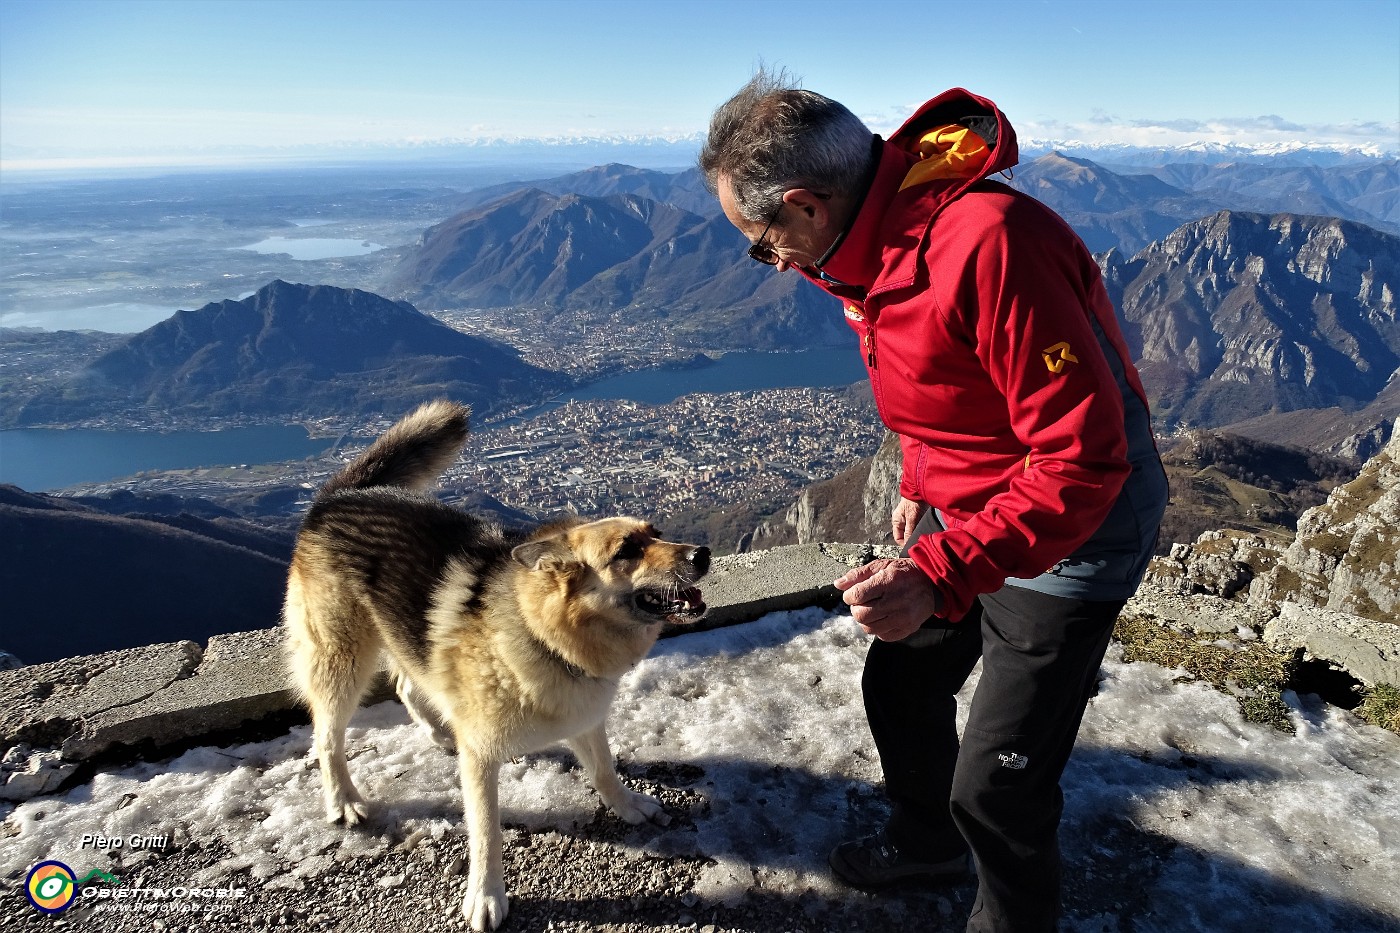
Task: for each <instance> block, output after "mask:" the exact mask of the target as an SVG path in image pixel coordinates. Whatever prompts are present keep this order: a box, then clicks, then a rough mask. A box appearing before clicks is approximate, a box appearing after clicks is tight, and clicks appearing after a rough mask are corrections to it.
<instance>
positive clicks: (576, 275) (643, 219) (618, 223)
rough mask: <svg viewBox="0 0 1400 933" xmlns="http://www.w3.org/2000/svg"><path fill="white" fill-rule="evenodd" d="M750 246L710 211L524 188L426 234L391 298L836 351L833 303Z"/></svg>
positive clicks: (696, 339)
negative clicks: (624, 315)
mask: <svg viewBox="0 0 1400 933" xmlns="http://www.w3.org/2000/svg"><path fill="white" fill-rule="evenodd" d="M637 171H638V170H635V169H634V170H632V172H637ZM581 174H583V175H584V176H585V178H586V180H590V181H591V180H593V176H589V175H588V173H581ZM575 177H576V176H575ZM572 180H573V179H572V178H571V179H570V180H569V181H561V182H560V183H559V184H558V185H556V187H564V186H567V185H568V184H569V183H571V182H572ZM683 190H684V189H683ZM687 196H689V195H687ZM747 246H748V241H747V240H746V239H744V237H743V235H742V234H740V233H739V232H738V231H737V230H735V229H734V227H733V226H732V225H730V223H729V222H728V221H727V220H725V219H724V217H723V215H721V214H719V213H718V210H717V207H716V210H715V211H714V212H713V213H711V214H710V215H709V216H702V215H700V214H695V213H691V212H690V211H686V210H684V209H682V208H679V207H676V206H675V205H671V204H663V203H660V202H657V201H654V200H651V199H650V198H644V197H641V196H639V195H637V194H608V195H602V196H589V195H583V194H577V193H566V194H551V193H549V192H547V191H544V190H541V189H539V188H534V187H526V188H523V189H519V190H515V191H513V192H511V193H508V194H506V195H504V196H503V197H500V198H498V199H496V200H494V201H491V202H489V203H487V204H485V205H483V206H480V207H476V208H472V209H470V210H467V211H464V212H462V213H460V214H457V215H455V216H453V217H451V218H449V219H447V220H445V221H443V222H442V223H440V224H438V225H436V226H434V227H432V228H430V229H429V230H427V231H426V232H425V233H424V234H423V236H422V238H421V239H420V241H419V244H418V247H417V249H416V250H413V251H411V252H410V253H409V254H408V255H407V256H406V257H405V258H404V260H403V262H402V263H401V264H400V266H399V268H398V270H397V272H396V274H395V275H394V277H393V278H392V279H391V280H390V282H389V283H388V286H387V287H388V290H389V292H390V293H391V294H396V295H401V296H403V297H404V298H407V299H409V300H411V301H414V302H418V303H432V304H436V305H438V306H448V307H476V308H482V307H486V308H493V307H494V308H508V307H512V306H528V307H532V308H542V309H546V310H552V311H554V312H556V313H560V314H569V315H570V316H572V317H574V318H581V319H584V320H586V321H592V322H595V323H601V322H605V321H606V320H607V319H608V318H609V317H611V316H612V315H613V314H614V313H616V312H618V311H623V310H625V311H627V312H628V314H629V316H633V317H635V316H641V315H646V316H649V317H651V318H655V319H656V321H657V325H658V328H659V329H661V330H664V331H666V332H667V333H669V334H670V335H671V336H672V337H673V338H674V339H677V340H680V341H683V342H685V343H689V344H693V345H697V346H701V347H707V348H719V349H735V350H738V349H751V350H752V349H757V350H771V349H789V348H794V347H809V346H818V345H823V344H831V343H836V342H839V341H840V340H842V339H844V336H845V334H846V332H847V331H846V328H845V326H844V325H843V324H842V323H841V322H840V320H839V319H837V318H835V317H833V315H832V314H831V300H830V299H829V298H827V297H826V296H825V295H823V294H822V293H821V292H820V291H819V290H818V289H815V288H812V287H811V286H809V285H805V283H802V282H801V281H800V280H799V277H797V276H794V275H789V276H775V275H774V274H773V272H772V270H771V269H769V268H767V267H765V266H760V265H759V264H757V263H754V262H752V261H751V260H749V259H748V258H747V257H746V256H745V255H744V253H745V250H746V248H747Z"/></svg>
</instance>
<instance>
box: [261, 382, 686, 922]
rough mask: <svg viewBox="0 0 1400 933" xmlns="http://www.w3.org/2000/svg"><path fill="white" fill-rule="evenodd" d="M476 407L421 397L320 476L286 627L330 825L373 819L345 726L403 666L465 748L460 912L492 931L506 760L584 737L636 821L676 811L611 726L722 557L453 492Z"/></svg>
mask: <svg viewBox="0 0 1400 933" xmlns="http://www.w3.org/2000/svg"><path fill="white" fill-rule="evenodd" d="M469 416H470V409H468V408H467V407H465V406H463V405H458V404H456V403H453V402H449V401H443V400H439V401H436V402H430V403H428V404H426V405H423V406H422V407H420V408H418V409H416V410H415V411H413V412H412V413H410V414H409V415H408V416H406V417H405V418H404V419H403V420H401V421H399V422H398V423H397V424H395V425H394V426H393V427H391V428H390V429H389V430H388V431H387V432H385V433H384V434H383V435H382V436H381V437H380V438H379V439H378V440H376V441H375V442H374V443H373V444H371V445H370V447H369V448H368V449H367V450H366V451H365V452H364V453H363V454H361V455H360V456H359V457H358V458H356V459H355V460H354V461H353V462H352V463H350V464H349V465H348V466H346V467H345V468H344V469H342V470H341V471H340V472H338V473H337V474H335V475H334V476H332V477H331V478H330V479H329V480H328V481H327V482H326V483H325V484H324V485H323V486H322V488H321V489H320V490H319V492H318V493H317V495H316V498H315V499H314V500H313V502H312V504H311V507H310V509H309V510H308V511H307V514H306V517H305V519H304V521H303V523H302V527H301V530H300V532H299V533H298V535H297V542H296V548H295V551H294V552H293V556H292V562H291V568H290V571H289V573H288V580H287V593H286V602H285V605H284V608H283V624H284V626H285V635H286V646H287V654H288V658H289V662H290V667H291V671H292V675H293V680H294V683H295V685H296V688H297V689H298V691H299V692H300V694H301V697H302V699H303V701H304V702H305V703H306V705H307V706H308V707H309V708H310V710H311V718H312V727H313V735H314V740H315V755H316V757H317V758H318V759H319V762H320V768H321V777H322V782H323V790H324V795H325V806H326V818H327V819H328V820H330V821H331V822H344V823H346V824H347V825H352V826H353V825H354V824H356V823H358V822H360V821H361V820H363V819H364V818H365V816H366V815H367V813H368V808H367V806H366V803H365V800H364V798H363V797H361V796H360V794H359V792H358V791H357V790H356V788H355V785H354V783H353V781H352V780H351V778H350V771H349V768H348V766H347V763H346V758H345V726H346V723H347V722H348V721H349V719H350V716H351V714H352V713H353V712H354V711H355V709H356V707H357V706H358V705H359V701H360V699H361V697H362V696H363V695H364V693H365V691H366V689H367V688H368V687H369V685H370V683H371V681H372V679H373V678H374V676H375V675H376V673H377V672H378V671H380V670H381V669H384V668H385V667H386V666H387V669H388V672H389V676H390V678H391V679H392V681H393V682H394V684H395V687H396V690H397V692H398V695H399V698H400V699H401V700H402V701H403V704H404V706H405V707H407V709H408V711H409V714H410V715H411V716H412V718H413V719H414V720H415V721H416V722H417V723H419V724H420V725H422V726H423V727H424V728H426V729H427V730H428V732H429V733H430V734H431V735H432V737H433V738H434V740H435V741H436V742H438V744H440V745H442V746H443V747H444V748H448V749H449V750H450V749H452V748H454V747H455V749H456V752H457V756H458V761H459V765H460V770H461V780H462V799H463V808H464V811H465V816H466V824H467V831H468V835H469V839H470V842H469V845H470V850H469V852H470V859H471V869H470V872H469V875H468V880H467V893H466V895H465V897H464V899H463V903H462V910H463V913H465V914H466V918H467V920H468V922H469V923H470V924H471V927H472V929H473V930H493V929H495V928H496V927H498V926H499V925H500V924H501V922H502V921H504V920H505V917H506V914H507V911H508V909H509V903H508V898H507V895H506V887H505V881H504V878H503V871H502V862H501V826H500V815H499V803H498V781H499V777H500V768H501V765H502V764H503V763H504V762H505V761H508V760H510V759H511V758H513V757H515V756H518V755H521V754H524V753H526V752H529V751H535V750H538V749H540V748H542V747H544V746H547V745H550V744H553V743H555V742H558V741H561V740H563V741H567V742H568V744H569V745H570V746H571V747H572V749H573V750H574V752H575V754H576V755H577V756H578V758H579V760H580V761H581V762H582V764H583V766H584V768H585V769H586V770H587V772H588V775H589V778H590V781H591V783H592V785H593V787H594V789H595V790H596V791H597V793H598V795H599V796H600V797H601V798H602V800H603V802H604V803H606V804H607V806H608V807H609V808H611V809H612V811H613V812H614V813H616V814H617V815H618V816H619V817H621V818H622V819H623V820H626V821H627V822H628V823H633V824H637V823H642V822H644V821H646V820H652V821H655V822H658V823H661V824H665V823H668V822H669V819H668V818H667V816H666V814H665V812H664V811H663V809H662V807H661V804H660V803H659V802H658V801H657V800H656V799H655V798H653V797H651V796H649V795H647V794H643V793H638V792H636V791H632V790H629V789H628V788H627V787H625V786H624V785H623V783H622V781H621V780H620V779H619V777H618V775H617V773H616V771H615V770H614V765H613V755H612V751H611V749H610V747H609V744H608V736H607V732H606V730H605V728H604V723H605V720H606V718H607V714H608V708H609V705H610V704H611V702H612V699H613V696H614V694H615V693H616V691H617V685H618V680H619V678H620V677H621V676H622V675H623V674H625V673H626V672H627V671H628V670H630V669H631V668H632V667H633V666H635V665H636V664H637V663H638V662H639V661H641V660H642V658H643V657H645V656H646V654H647V652H648V651H650V650H651V647H652V645H653V644H654V643H655V641H656V639H657V636H658V635H659V634H660V631H661V628H662V623H664V622H667V621H670V622H673V623H686V622H693V621H695V620H697V619H699V618H700V617H701V616H702V615H703V614H704V612H705V609H706V607H705V603H704V601H703V599H702V598H701V593H700V591H699V590H698V589H697V588H696V587H695V584H696V582H697V581H698V580H699V579H700V578H701V577H703V576H704V575H705V573H706V572H707V571H708V570H709V564H710V552H709V549H708V548H705V547H701V546H694V545H689V544H677V543H673V542H670V541H663V540H662V539H661V537H660V534H659V533H658V532H657V530H656V529H655V528H654V527H652V526H651V525H650V524H649V523H648V522H646V521H644V520H641V519H637V518H604V519H601V520H598V521H584V520H582V519H579V518H568V519H565V520H562V521H557V522H554V523H551V524H546V525H543V526H542V527H540V528H537V529H535V530H534V531H531V532H528V533H524V534H518V535H511V534H507V533H506V532H504V531H503V530H502V529H501V528H500V527H499V526H497V525H495V524H492V523H488V522H485V521H483V520H481V519H479V518H477V517H476V516H473V515H471V514H469V513H468V512H466V511H464V510H462V509H459V508H456V507H454V506H451V505H448V504H446V503H444V502H442V501H440V500H439V499H437V498H436V497H435V496H433V495H431V494H430V493H429V492H428V490H429V489H430V488H431V487H432V486H433V485H434V484H435V483H436V481H437V478H438V476H439V475H440V474H441V473H442V471H443V470H445V469H446V468H447V467H448V466H449V465H450V464H451V463H452V462H453V461H454V460H456V458H457V456H458V455H459V454H460V453H461V449H462V445H463V444H464V443H465V441H466V438H467V433H468V421H469ZM384 662H387V664H385V663H384Z"/></svg>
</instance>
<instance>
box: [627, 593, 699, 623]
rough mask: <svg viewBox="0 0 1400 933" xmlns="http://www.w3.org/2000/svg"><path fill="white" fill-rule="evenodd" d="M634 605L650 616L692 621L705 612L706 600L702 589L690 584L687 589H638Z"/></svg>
mask: <svg viewBox="0 0 1400 933" xmlns="http://www.w3.org/2000/svg"><path fill="white" fill-rule="evenodd" d="M632 605H634V606H636V607H637V608H638V609H639V610H641V611H642V612H643V613H645V614H646V615H649V616H653V617H655V618H656V619H657V620H661V619H675V620H677V621H690V620H693V619H697V618H699V617H700V616H702V615H704V614H705V608H706V607H705V600H704V599H703V598H702V597H701V595H700V590H699V589H698V588H696V587H693V586H690V587H686V588H685V589H679V588H677V587H667V588H666V589H664V590H638V591H637V592H636V594H635V595H633V597H632Z"/></svg>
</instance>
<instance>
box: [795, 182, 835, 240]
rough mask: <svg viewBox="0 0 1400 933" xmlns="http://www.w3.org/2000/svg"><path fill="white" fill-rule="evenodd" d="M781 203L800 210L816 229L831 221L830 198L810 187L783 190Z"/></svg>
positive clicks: (821, 228) (824, 226)
mask: <svg viewBox="0 0 1400 933" xmlns="http://www.w3.org/2000/svg"><path fill="white" fill-rule="evenodd" d="M783 203H784V204H786V205H788V206H789V207H795V208H797V209H798V210H799V211H801V212H802V213H803V215H805V216H806V217H807V218H808V219H809V220H811V221H812V223H813V224H814V225H815V226H816V228H817V229H818V230H824V229H826V226H827V224H829V223H830V222H831V198H830V197H829V196H827V195H822V194H818V193H817V192H815V191H813V190H812V189H810V188H789V189H788V190H786V191H784V192H783Z"/></svg>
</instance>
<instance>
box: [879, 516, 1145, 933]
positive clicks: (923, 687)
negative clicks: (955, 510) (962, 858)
mask: <svg viewBox="0 0 1400 933" xmlns="http://www.w3.org/2000/svg"><path fill="white" fill-rule="evenodd" d="M936 527H937V525H936V522H935V521H932V514H931V513H930V514H929V515H927V516H925V522H921V523H920V526H919V529H920V532H924V533H926V532H927V531H929V530H932V529H934V528H936ZM911 543H912V542H911ZM1122 608H1123V602H1122V601H1113V602H1094V601H1088V600H1081V599H1067V598H1064V597H1059V596H1050V595H1046V594H1044V593H1037V592H1034V591H1032V590H1027V589H1022V588H1018V587H1013V586H1006V587H1003V588H1002V589H1001V590H999V591H997V592H996V593H990V594H987V595H984V596H982V597H981V598H980V600H979V604H978V605H975V606H974V608H973V610H972V611H971V612H970V613H969V614H968V615H967V616H966V617H965V618H963V619H962V620H960V621H958V622H945V621H943V620H938V619H934V620H930V621H929V623H928V624H926V625H925V626H924V627H923V628H922V629H920V630H919V631H918V632H917V633H915V634H914V635H913V636H911V637H910V638H909V639H906V640H905V641H903V642H894V643H890V642H882V641H875V642H873V643H872V644H871V646H870V651H869V654H868V655H867V657H866V662H865V674H864V678H863V681H862V687H863V691H864V695H865V709H866V715H867V717H868V718H869V720H870V731H871V733H872V734H873V735H874V738H875V744H876V747H877V748H878V749H879V752H880V759H881V763H882V765H883V768H884V773H885V787H886V792H887V794H888V796H889V798H890V802H891V804H892V812H891V816H890V822H889V824H888V826H887V832H888V833H889V835H890V837H891V839H892V840H893V841H894V843H895V845H897V846H898V847H899V848H900V849H901V850H902V851H905V852H908V853H910V854H911V855H913V856H915V857H917V858H922V859H929V860H942V859H946V858H950V857H952V856H955V855H957V854H958V853H959V852H962V851H966V850H968V849H971V851H972V855H973V858H974V860H975V861H976V864H977V872H978V879H979V883H978V891H977V900H976V902H975V903H974V905H973V909H972V916H971V918H970V919H969V920H968V925H967V930H968V933H993V931H995V933H1043V931H1053V930H1054V929H1055V926H1056V923H1057V920H1058V917H1059V902H1060V852H1059V843H1058V829H1059V823H1060V815H1061V812H1062V811H1063V809H1064V798H1063V795H1062V793H1061V791H1060V775H1061V773H1062V772H1063V771H1064V767H1065V763H1066V762H1067V761H1068V760H1069V755H1070V752H1071V750H1072V749H1073V748H1074V738H1075V735H1076V733H1078V731H1079V723H1080V720H1081V719H1082V718H1083V715H1084V708H1085V706H1086V705H1087V704H1088V701H1089V698H1090V696H1092V695H1093V692H1094V690H1095V686H1096V684H1097V680H1098V671H1099V665H1100V663H1101V662H1102V660H1103V655H1104V651H1105V649H1106V648H1107V647H1108V639H1109V635H1110V633H1111V632H1112V630H1113V623H1114V620H1115V619H1117V617H1118V613H1119V612H1120V611H1121V609H1122ZM979 657H980V658H981V659H982V675H981V679H980V680H979V681H978V684H977V689H976V692H975V694H974V696H973V699H972V706H971V710H970V711H969V716H968V722H967V727H966V729H965V730H964V733H963V737H962V741H961V743H960V742H959V740H958V734H957V728H956V723H955V718H954V717H955V714H956V708H957V703H956V698H955V697H956V694H957V692H958V691H959V690H960V689H961V688H962V685H963V683H964V682H965V681H966V680H967V677H968V674H969V673H971V671H972V668H973V667H974V666H975V665H976V663H977V659H978V658H979Z"/></svg>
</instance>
